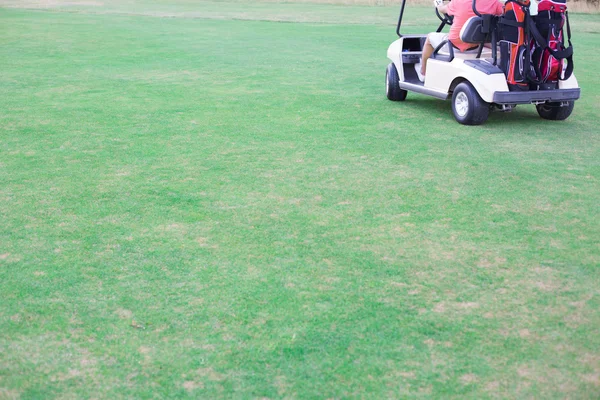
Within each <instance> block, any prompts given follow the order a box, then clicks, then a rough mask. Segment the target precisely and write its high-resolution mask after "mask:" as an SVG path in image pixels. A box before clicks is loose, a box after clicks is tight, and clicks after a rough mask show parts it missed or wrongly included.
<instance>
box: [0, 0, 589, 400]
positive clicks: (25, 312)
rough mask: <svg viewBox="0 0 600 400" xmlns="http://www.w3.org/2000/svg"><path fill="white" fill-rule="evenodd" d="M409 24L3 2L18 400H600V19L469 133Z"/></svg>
mask: <svg viewBox="0 0 600 400" xmlns="http://www.w3.org/2000/svg"><path fill="white" fill-rule="evenodd" d="M4 3H5V5H10V4H7V2H4ZM13 3H14V2H13ZM234 5H235V6H234ZM221 7H223V10H225V11H223V12H222V13H221V14H219V13H218V11H219V10H221ZM286 7H289V8H286ZM257 10H258V11H257ZM332 10H333V11H332ZM335 10H339V11H335ZM230 11H231V12H230ZM396 11H397V10H396V8H395V7H391V8H390V7H387V8H386V7H374V8H367V7H339V6H327V5H310V4H291V5H289V4H268V5H264V4H240V3H209V2H199V3H193V2H191V1H187V2H185V1H180V2H172V3H169V2H166V1H162V2H159V1H150V0H148V1H146V3H143V4H141V5H140V3H137V4H134V3H131V2H124V3H117V2H111V1H106V2H105V5H103V6H86V5H80V6H64V7H58V8H52V9H44V10H20V9H12V8H0V398H23V399H34V398H44V399H46V398H90V397H92V398H93V397H98V398H115V397H116V398H125V397H126V398H162V397H186V396H189V397H194V398H231V397H234V398H349V397H359V398H362V397H365V398H373V399H378V398H403V397H423V398H430V397H435V398H465V397H468V398H476V399H480V398H494V397H497V398H544V399H546V398H590V399H591V398H598V396H599V395H600V334H599V333H600V332H599V329H600V312H599V311H598V310H599V309H600V289H599V288H600V271H599V263H600V248H599V245H598V243H599V238H600V225H599V224H598V221H599V220H600V212H599V207H598V204H599V200H600V195H599V193H600V184H599V179H600V161H599V160H600V152H599V150H600V139H599V137H598V134H597V132H598V126H597V125H598V122H597V119H598V109H597V106H598V104H600V89H599V88H600V78H599V76H598V73H597V66H598V65H599V64H600V53H598V51H597V41H598V35H597V34H598V32H597V26H598V24H599V23H600V19H599V18H600V17H599V16H591V15H578V14H575V15H572V16H571V19H572V27H573V31H574V34H573V36H574V38H573V40H574V43H575V50H576V59H575V62H576V75H577V78H578V80H579V83H580V85H581V87H582V96H583V97H582V99H581V100H579V101H578V102H577V103H576V106H575V111H574V113H573V115H572V116H571V118H570V119H569V120H567V121H564V122H550V121H544V120H541V119H539V118H538V117H537V114H536V112H535V109H534V107H533V106H523V107H519V108H518V109H517V110H515V111H514V112H512V113H510V114H501V113H494V114H492V115H491V116H490V119H489V121H488V123H487V124H486V125H484V126H481V127H464V126H461V125H458V124H457V123H456V122H454V120H453V117H452V114H451V110H450V104H449V103H448V102H442V101H439V100H435V99H430V98H428V97H424V96H419V95H416V94H409V97H408V99H407V101H406V102H405V103H393V102H389V101H387V100H386V99H385V96H384V93H383V91H384V90H383V82H384V79H383V78H384V73H385V66H386V65H387V60H386V58H385V54H386V49H387V46H388V44H389V43H391V41H392V40H394V27H393V25H394V21H395V18H396ZM244 12H246V13H247V14H246V17H245V18H242V17H240V16H239V15H238V14H236V13H244ZM152 13H153V14H152ZM169 13H171V14H169ZM174 13H176V14H174ZM211 13H216V14H211ZM303 13H304V14H303ZM307 13H310V15H309V16H307V15H308V14H307ZM386 13H387V16H386V18H387V19H386V18H383V16H384V14H386ZM143 14H147V15H143ZM151 14H152V15H151ZM416 14H418V15H420V16H426V15H429V9H427V8H423V9H420V10H417V12H416ZM160 15H170V16H171V18H159V17H158V16H160ZM295 18H296V19H295ZM240 19H242V20H240ZM253 19H261V20H280V21H302V22H305V23H276V22H270V21H258V20H253ZM365 21H366V22H365ZM419 25H422V26H419ZM435 25H436V23H435V20H434V19H429V20H428V21H427V22H421V21H419V22H414V23H412V26H408V25H407V29H409V30H412V31H415V32H422V31H426V30H430V29H432V28H433V27H434V26H435Z"/></svg>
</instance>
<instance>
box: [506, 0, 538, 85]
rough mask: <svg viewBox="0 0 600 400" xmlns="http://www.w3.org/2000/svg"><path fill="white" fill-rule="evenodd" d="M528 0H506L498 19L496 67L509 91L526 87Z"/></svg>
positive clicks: (528, 64)
mask: <svg viewBox="0 0 600 400" xmlns="http://www.w3.org/2000/svg"><path fill="white" fill-rule="evenodd" d="M529 18H530V17H529V0H507V1H506V3H505V4H504V15H502V16H501V17H500V19H499V20H498V27H499V32H500V34H499V38H500V40H499V45H500V63H499V66H500V69H502V71H503V72H504V74H505V75H506V82H507V83H508V89H509V90H511V91H523V90H529V75H530V70H531V48H530V41H531V40H530V35H529V25H530V24H528V20H529Z"/></svg>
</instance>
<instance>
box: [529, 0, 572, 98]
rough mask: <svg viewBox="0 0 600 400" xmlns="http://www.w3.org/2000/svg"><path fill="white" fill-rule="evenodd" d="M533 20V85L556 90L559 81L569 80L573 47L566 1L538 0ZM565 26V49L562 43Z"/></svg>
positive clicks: (531, 48) (531, 46)
mask: <svg viewBox="0 0 600 400" xmlns="http://www.w3.org/2000/svg"><path fill="white" fill-rule="evenodd" d="M532 21H533V25H532V26H531V33H532V38H531V45H530V51H531V65H532V67H533V76H532V83H533V84H537V85H538V86H539V88H540V89H555V88H557V87H558V81H559V80H560V79H568V78H569V77H570V76H571V73H572V72H573V46H572V44H571V29H570V26H569V17H568V14H567V5H566V2H565V0H541V1H540V3H539V4H538V14H537V15H536V16H534V17H532ZM565 25H566V27H567V40H568V43H569V46H568V47H566V46H565V42H564V36H565V35H564V32H563V28H564V27H565ZM565 62H566V65H565ZM563 71H564V74H563Z"/></svg>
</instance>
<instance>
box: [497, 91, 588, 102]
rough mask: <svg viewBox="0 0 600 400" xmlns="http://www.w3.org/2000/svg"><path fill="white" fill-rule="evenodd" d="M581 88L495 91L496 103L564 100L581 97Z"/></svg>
mask: <svg viewBox="0 0 600 400" xmlns="http://www.w3.org/2000/svg"><path fill="white" fill-rule="evenodd" d="M580 94H581V89H579V88H574V89H553V90H531V91H526V92H494V97H493V102H494V103H496V104H530V103H544V102H547V101H548V102H562V101H572V100H577V99H579V96H580Z"/></svg>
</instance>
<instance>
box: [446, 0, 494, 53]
mask: <svg viewBox="0 0 600 400" xmlns="http://www.w3.org/2000/svg"><path fill="white" fill-rule="evenodd" d="M447 11H448V15H453V16H454V21H453V22H452V26H451V27H450V32H449V33H448V39H449V40H450V41H451V42H452V44H453V45H454V46H456V47H458V48H459V49H460V51H465V50H467V49H469V48H471V47H473V46H475V45H474V44H472V43H465V42H463V41H462V40H460V37H459V35H460V29H461V28H462V26H463V25H464V24H465V22H467V20H468V19H469V18H471V17H473V16H475V13H474V12H473V0H452V1H451V2H450V3H449V4H448V8H447ZM477 12H479V13H480V14H494V15H500V14H502V12H503V6H502V3H500V2H499V1H498V0H477Z"/></svg>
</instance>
